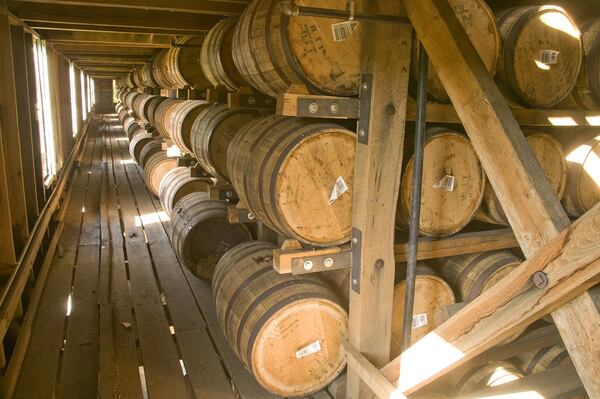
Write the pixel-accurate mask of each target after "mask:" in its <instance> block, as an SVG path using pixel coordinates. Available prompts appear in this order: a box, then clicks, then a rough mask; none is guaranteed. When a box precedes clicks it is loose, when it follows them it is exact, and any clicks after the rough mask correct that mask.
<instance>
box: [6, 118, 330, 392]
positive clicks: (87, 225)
mask: <svg viewBox="0 0 600 399" xmlns="http://www.w3.org/2000/svg"><path fill="white" fill-rule="evenodd" d="M142 173H143V172H142V171H141V170H140V169H139V168H138V167H137V165H135V163H134V162H133V161H132V160H131V157H130V155H129V151H128V142H127V137H126V135H125V133H124V132H123V129H122V128H121V126H120V124H119V122H118V119H117V118H116V117H115V116H114V115H100V116H98V115H97V116H95V119H94V121H93V126H92V128H91V130H90V132H89V137H88V139H87V142H86V143H85V149H84V153H83V158H82V162H81V166H80V170H79V171H78V172H77V176H76V178H75V182H74V184H73V186H72V193H71V200H70V203H69V205H68V206H69V208H68V211H67V215H66V218H65V227H64V232H63V235H62V239H61V244H60V248H59V251H57V255H56V257H55V259H54V261H53V265H52V268H51V271H50V274H49V276H48V281H47V284H46V287H45V289H44V292H43V295H42V299H41V302H40V308H39V309H38V312H37V316H36V319H35V321H34V324H33V329H32V335H31V341H30V344H29V348H28V349H27V354H26V357H25V360H24V363H23V365H22V367H21V373H20V376H19V380H18V382H17V386H16V389H15V393H14V397H15V398H23V399H34V398H52V397H56V398H59V399H62V398H65V399H73V398H90V399H91V398H97V397H100V398H127V399H136V398H152V399H155V398H168V399H174V398H219V399H228V398H236V397H241V398H273V397H274V396H273V395H270V394H268V393H267V392H265V391H264V390H263V389H262V388H261V387H260V386H258V384H257V383H256V382H255V381H254V379H253V378H252V377H251V376H250V375H249V374H248V372H247V371H246V370H245V369H244V368H243V366H242V365H241V363H240V362H239V360H238V359H237V358H236V356H235V355H234V354H233V352H232V351H231V349H230V348H229V346H228V343H227V342H226V341H225V338H224V336H223V334H222V333H221V331H220V328H219V325H218V320H217V318H216V314H215V311H214V305H213V300H212V296H211V291H210V286H209V284H208V282H206V281H201V280H198V279H196V278H195V277H193V276H192V275H190V274H189V273H188V272H187V270H185V268H183V267H182V266H181V265H180V264H179V263H178V261H177V259H176V256H175V254H174V252H173V249H172V248H171V245H170V243H169V240H168V233H167V232H168V220H166V218H165V217H164V216H163V215H164V213H163V212H162V208H161V206H160V203H159V202H158V200H157V199H156V198H155V197H153V196H152V195H151V194H150V193H149V192H148V190H147V189H146V187H145V185H144V182H143V179H142V176H143V175H142ZM324 395H325V394H324V393H319V394H318V395H315V396H316V397H319V398H322V397H328V396H324Z"/></svg>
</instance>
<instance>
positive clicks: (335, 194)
mask: <svg viewBox="0 0 600 399" xmlns="http://www.w3.org/2000/svg"><path fill="white" fill-rule="evenodd" d="M348 190H349V188H348V185H347V184H346V182H345V181H344V178H343V177H342V176H339V177H338V178H337V179H336V180H335V183H334V184H333V190H331V195H330V196H329V205H331V204H333V203H334V202H335V201H337V199H338V198H340V196H341V195H342V194H344V193H345V192H346V191H348Z"/></svg>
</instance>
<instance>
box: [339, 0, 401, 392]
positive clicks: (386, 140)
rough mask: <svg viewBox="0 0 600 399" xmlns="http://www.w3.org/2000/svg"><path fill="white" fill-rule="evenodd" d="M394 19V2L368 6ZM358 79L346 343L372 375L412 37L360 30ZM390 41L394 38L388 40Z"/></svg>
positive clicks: (387, 322)
mask: <svg viewBox="0 0 600 399" xmlns="http://www.w3.org/2000/svg"><path fill="white" fill-rule="evenodd" d="M368 4H369V6H370V8H371V9H372V11H373V12H375V13H381V14H387V15H399V14H400V9H399V8H400V7H399V4H398V3H397V2H382V1H369V2H368ZM361 24H364V25H363V26H362V27H361V29H365V32H363V35H364V36H363V37H364V38H365V41H364V44H363V54H364V57H365V58H364V62H363V79H362V83H361V115H360V118H361V120H360V122H359V132H358V133H359V134H358V143H357V147H356V163H355V165H356V166H355V168H354V187H353V194H352V226H353V228H352V235H353V237H352V247H353V259H352V264H353V265H352V266H353V270H352V290H351V291H350V321H349V331H348V339H349V341H350V343H351V344H352V345H353V346H354V347H355V348H357V350H358V351H360V352H362V353H363V354H364V356H365V357H366V358H367V359H369V361H370V362H372V363H373V364H374V365H375V366H376V367H382V366H383V365H384V364H385V363H387V361H388V360H389V356H390V341H391V320H392V294H393V290H394V273H395V261H394V214H395V213H396V202H397V200H398V190H399V186H400V174H401V167H402V153H403V147H404V125H405V121H406V100H407V97H408V74H409V69H410V68H409V64H410V52H411V44H412V29H411V28H410V26H407V25H403V24H379V23H362V22H361ZM390 38H393V39H392V40H390ZM361 386H363V387H364V385H362V384H361V383H360V378H359V375H358V370H357V369H356V367H354V366H353V365H352V364H350V367H349V369H348V387H347V388H348V389H347V393H346V397H347V398H352V399H358V398H359V391H360V389H361Z"/></svg>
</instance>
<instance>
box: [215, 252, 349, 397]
mask: <svg viewBox="0 0 600 399" xmlns="http://www.w3.org/2000/svg"><path fill="white" fill-rule="evenodd" d="M274 248H275V247H274V246H273V245H272V244H270V243H266V242H261V241H249V242H245V243H242V244H239V245H237V246H235V247H233V248H232V249H231V250H230V251H228V252H227V253H226V254H225V255H224V256H223V257H222V258H221V260H220V261H219V263H218V264H217V267H216V269H215V273H214V276H213V282H212V289H213V297H214V299H215V305H216V308H217V316H218V318H219V322H220V324H221V328H222V329H223V332H224V333H225V336H226V337H227V340H228V341H229V343H230V344H231V347H232V348H233V350H234V352H235V353H236V354H237V355H238V357H239V358H240V360H241V361H242V363H243V364H244V366H245V367H246V368H247V369H248V370H249V371H250V372H251V373H252V374H253V375H254V377H255V378H256V380H257V381H258V382H259V383H260V384H261V385H262V386H263V387H264V388H266V389H267V390H269V391H270V392H272V393H274V394H276V395H279V396H282V397H296V396H304V395H309V394H311V393H313V392H316V391H318V390H320V389H322V388H323V387H326V386H327V385H328V384H329V383H330V382H331V381H332V380H333V379H335V378H336V376H337V375H338V374H339V373H340V372H341V371H342V369H343V368H344V366H345V360H344V356H343V353H342V350H341V341H342V340H343V339H345V336H346V330H347V323H348V316H347V314H346V312H345V310H344V309H343V307H342V306H341V305H340V303H339V301H338V299H337V298H336V296H335V294H334V293H333V292H332V291H331V288H330V287H329V286H328V285H327V283H325V282H324V281H323V280H322V279H320V278H318V277H317V276H316V275H302V276H291V275H282V274H279V273H277V272H276V271H275V270H273V261H272V255H273V249H274ZM282 365H285V366H284V367H282Z"/></svg>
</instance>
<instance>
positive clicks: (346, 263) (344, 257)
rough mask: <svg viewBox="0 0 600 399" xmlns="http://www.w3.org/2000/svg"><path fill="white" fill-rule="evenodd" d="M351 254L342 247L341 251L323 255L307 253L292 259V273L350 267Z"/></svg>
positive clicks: (317, 271)
mask: <svg viewBox="0 0 600 399" xmlns="http://www.w3.org/2000/svg"><path fill="white" fill-rule="evenodd" d="M351 258H352V254H351V252H350V251H347V250H344V249H342V251H341V252H338V253H334V254H325V255H314V256H310V255H307V256H306V257H299V258H294V259H292V274H308V273H319V272H324V271H328V270H341V269H348V268H349V267H350V262H351Z"/></svg>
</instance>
